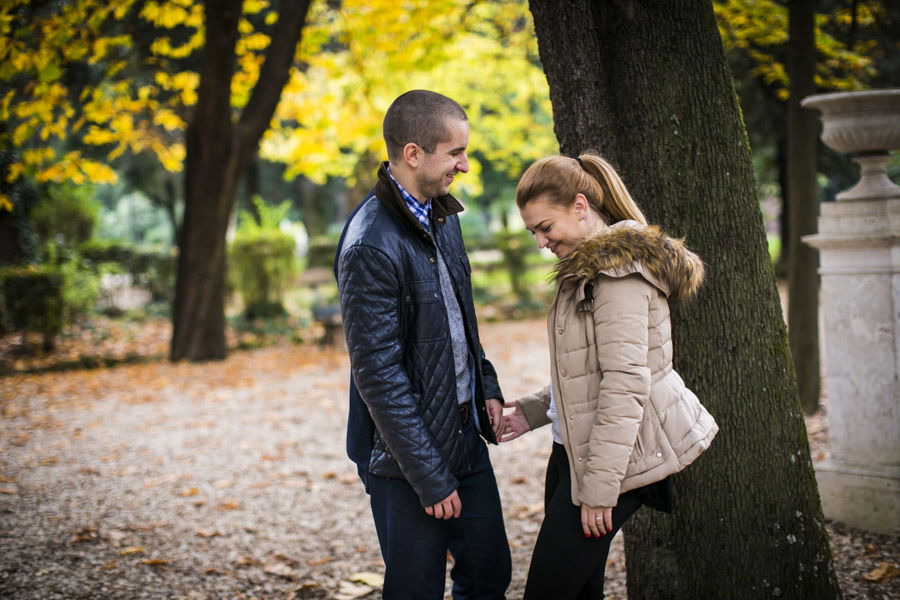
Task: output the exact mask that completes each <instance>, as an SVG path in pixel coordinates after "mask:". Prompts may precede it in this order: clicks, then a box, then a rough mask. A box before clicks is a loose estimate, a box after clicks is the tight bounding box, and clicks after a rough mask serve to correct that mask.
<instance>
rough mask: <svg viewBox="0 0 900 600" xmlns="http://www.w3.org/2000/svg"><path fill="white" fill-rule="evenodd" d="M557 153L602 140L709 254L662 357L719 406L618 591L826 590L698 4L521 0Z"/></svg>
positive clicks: (711, 27) (789, 379)
mask: <svg viewBox="0 0 900 600" xmlns="http://www.w3.org/2000/svg"><path fill="white" fill-rule="evenodd" d="M530 4H531V11H532V13H533V15H534V22H535V30H536V32H537V37H538V45H539V49H540V57H541V61H542V63H543V65H544V70H545V73H546V75H547V80H548V82H549V84H550V97H551V101H552V104H553V113H554V123H555V131H556V135H557V138H558V139H559V141H560V146H561V150H562V152H563V153H564V154H567V155H574V154H576V153H578V152H580V151H582V150H584V149H588V148H594V149H597V150H599V151H601V153H602V154H604V155H605V156H607V157H608V158H609V159H610V160H612V162H613V163H614V164H616V165H617V166H618V167H619V170H620V173H621V174H622V175H623V178H624V179H625V181H626V184H627V185H628V186H629V187H630V189H631V190H632V192H633V194H634V196H635V197H636V198H637V200H638V202H639V203H640V204H641V206H642V207H643V208H644V209H645V210H646V213H647V215H648V218H649V219H650V220H651V221H652V222H655V223H659V224H661V225H662V227H663V228H664V229H665V230H667V231H668V232H670V233H671V234H673V235H677V236H684V237H685V238H686V241H687V244H688V245H689V246H690V247H691V248H693V249H694V250H696V251H697V252H698V253H699V254H700V256H701V257H703V259H704V260H705V261H706V263H707V267H708V269H707V273H708V277H707V283H706V285H705V286H704V288H703V290H702V291H701V293H700V295H699V297H698V298H697V299H696V300H695V301H694V302H692V303H691V304H689V305H686V306H676V307H674V308H675V310H674V312H673V333H674V338H675V344H676V346H675V348H676V368H677V370H678V371H679V373H681V375H682V376H683V377H684V379H685V381H686V382H687V383H688V386H689V387H691V388H692V389H693V390H694V391H695V392H696V393H697V395H698V396H699V397H700V398H701V400H702V401H703V402H704V404H705V405H706V406H707V407H708V408H709V410H710V412H712V413H713V415H714V416H715V417H716V420H717V421H718V423H719V426H720V432H719V435H718V437H717V438H716V440H715V441H714V442H713V444H712V447H711V449H710V450H709V451H708V452H707V453H706V454H705V455H704V456H702V457H700V459H699V460H698V461H697V462H696V463H695V464H693V465H691V466H690V467H688V468H687V469H686V470H685V471H683V472H682V473H680V474H678V475H677V476H675V478H674V479H675V487H676V512H675V513H674V514H673V515H661V514H659V513H654V512H653V511H651V510H643V511H639V513H638V514H637V515H636V516H635V517H634V519H633V520H632V522H631V523H630V524H629V526H627V529H626V535H625V546H626V554H627V558H628V586H629V598H631V599H645V598H646V599H650V598H652V599H654V600H659V599H661V598H662V599H665V598H681V599H696V598H721V597H726V596H727V597H728V598H732V599H738V600H739V599H742V598H747V599H750V598H754V599H755V598H761V597H769V596H775V597H778V596H781V597H784V598H822V599H826V598H839V597H840V590H839V588H838V586H837V581H836V578H835V575H834V569H833V565H832V561H831V553H830V549H829V545H828V537H827V532H826V530H825V527H824V519H823V516H822V510H821V505H820V502H819V496H818V490H817V488H816V481H815V476H814V472H813V467H812V462H811V460H810V454H809V446H808V443H807V438H806V430H805V426H804V421H803V415H802V413H801V411H800V407H799V404H798V401H797V388H796V382H795V379H794V374H793V370H792V368H791V357H790V351H789V348H788V342H787V335H786V330H785V326H784V319H783V317H782V314H781V308H780V304H779V299H778V293H777V290H776V287H775V279H774V275H773V271H772V267H771V263H770V261H769V257H768V253H767V248H766V238H765V230H764V227H763V220H762V215H761V212H760V209H759V204H758V202H757V199H756V197H755V185H754V180H753V171H752V166H751V161H750V152H749V146H748V142H747V136H746V131H745V129H744V126H743V123H742V121H741V117H740V111H739V109H738V105H737V100H736V98H735V94H734V90H733V86H732V81H731V75H730V73H729V71H728V67H727V65H726V63H725V58H724V51H723V49H722V43H721V40H720V38H719V34H718V30H717V28H716V23H715V18H714V15H713V11H712V6H711V5H710V3H709V2H708V1H704V0H685V1H684V2H677V3H672V2H667V1H665V0H643V1H640V0H618V1H606V2H591V1H589V0H573V1H571V2H554V1H553V0H531V2H530Z"/></svg>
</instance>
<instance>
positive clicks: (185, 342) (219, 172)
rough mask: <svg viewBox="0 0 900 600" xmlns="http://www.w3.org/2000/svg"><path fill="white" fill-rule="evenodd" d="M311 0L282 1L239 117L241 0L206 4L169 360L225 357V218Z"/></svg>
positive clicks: (284, 75) (290, 60)
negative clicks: (235, 94)
mask: <svg viewBox="0 0 900 600" xmlns="http://www.w3.org/2000/svg"><path fill="white" fill-rule="evenodd" d="M309 3H310V0H297V1H293V0H291V1H285V2H282V3H281V5H280V7H279V8H280V13H279V15H278V20H277V21H276V22H275V25H274V27H273V30H272V35H271V41H270V43H269V46H268V49H267V50H266V55H265V61H264V62H263V64H262V67H260V71H259V79H258V81H257V83H256V85H255V86H254V87H253V90H252V92H251V93H250V96H249V99H248V100H247V104H246V106H244V109H243V110H242V111H241V113H240V117H239V118H237V119H235V118H234V114H233V109H232V100H231V90H232V79H233V77H234V74H235V72H236V69H235V66H236V46H237V42H238V38H239V31H238V25H239V23H240V19H241V4H242V0H207V1H206V3H205V9H206V10H205V15H206V45H205V46H204V49H203V58H202V60H201V66H200V86H199V90H198V92H197V107H196V109H195V110H194V116H193V119H192V120H191V122H190V124H189V126H188V130H187V135H186V138H187V156H186V160H185V209H184V224H183V226H182V229H181V239H180V240H179V255H178V273H177V279H176V288H175V305H174V307H173V323H172V325H173V333H172V347H171V352H170V357H171V358H172V360H179V359H182V358H187V359H190V360H206V359H219V358H224V357H225V354H226V345H225V232H226V231H227V229H228V219H229V217H230V215H231V211H232V208H233V206H234V201H235V198H236V194H237V188H238V183H239V181H240V176H241V174H242V173H244V171H246V169H247V166H248V164H249V163H250V161H251V159H252V158H253V156H254V154H255V152H256V148H257V145H258V144H259V140H260V138H261V137H262V134H263V133H264V132H265V131H266V129H267V128H268V127H269V122H270V121H271V119H272V116H273V115H274V114H275V107H276V106H277V105H278V100H279V99H280V97H281V90H282V89H283V88H284V85H285V83H287V80H288V76H289V74H290V68H291V65H292V64H293V62H294V55H295V53H296V51H297V43H298V41H299V40H300V32H301V29H302V27H303V22H304V20H305V19H306V13H307V11H308V10H309Z"/></svg>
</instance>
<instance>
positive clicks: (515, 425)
mask: <svg viewBox="0 0 900 600" xmlns="http://www.w3.org/2000/svg"><path fill="white" fill-rule="evenodd" d="M503 408H514V409H515V410H514V411H512V412H511V413H507V414H505V415H503V424H504V428H503V429H504V434H503V435H502V436H501V437H500V438H499V440H500V441H501V442H511V441H512V440H514V439H516V438H517V437H519V436H520V435H522V434H523V433H525V432H527V431H530V429H531V428H530V427H529V426H528V420H527V419H526V418H525V413H523V412H522V408H521V407H520V406H519V405H518V404H517V403H515V402H506V403H505V404H504V405H503Z"/></svg>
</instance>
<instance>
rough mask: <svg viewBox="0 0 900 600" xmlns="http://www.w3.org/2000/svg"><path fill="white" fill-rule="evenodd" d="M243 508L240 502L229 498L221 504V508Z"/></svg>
mask: <svg viewBox="0 0 900 600" xmlns="http://www.w3.org/2000/svg"><path fill="white" fill-rule="evenodd" d="M241 508H243V507H242V506H241V503H240V502H237V501H235V500H229V501H228V502H223V503H222V504H220V505H219V510H241Z"/></svg>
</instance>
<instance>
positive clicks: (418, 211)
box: [387, 168, 431, 233]
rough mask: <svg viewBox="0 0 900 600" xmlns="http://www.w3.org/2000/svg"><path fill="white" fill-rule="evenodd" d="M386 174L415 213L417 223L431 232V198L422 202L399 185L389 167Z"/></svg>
mask: <svg viewBox="0 0 900 600" xmlns="http://www.w3.org/2000/svg"><path fill="white" fill-rule="evenodd" d="M387 172H388V175H390V176H391V179H392V180H393V182H394V183H395V184H396V185H397V189H398V190H400V195H401V196H403V200H404V201H405V202H406V206H407V208H409V211H410V212H411V213H412V214H413V215H415V217H416V219H418V221H419V223H421V224H422V227H424V228H425V231H427V232H429V233H431V198H429V199H428V201H427V202H426V203H425V204H422V203H421V202H419V201H418V200H416V199H415V197H414V196H413V195H412V194H410V193H409V192H407V191H406V189H405V188H404V187H403V186H402V185H400V182H399V181H397V180H396V179H394V175H393V173H391V170H390V168H389V169H388V170H387Z"/></svg>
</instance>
